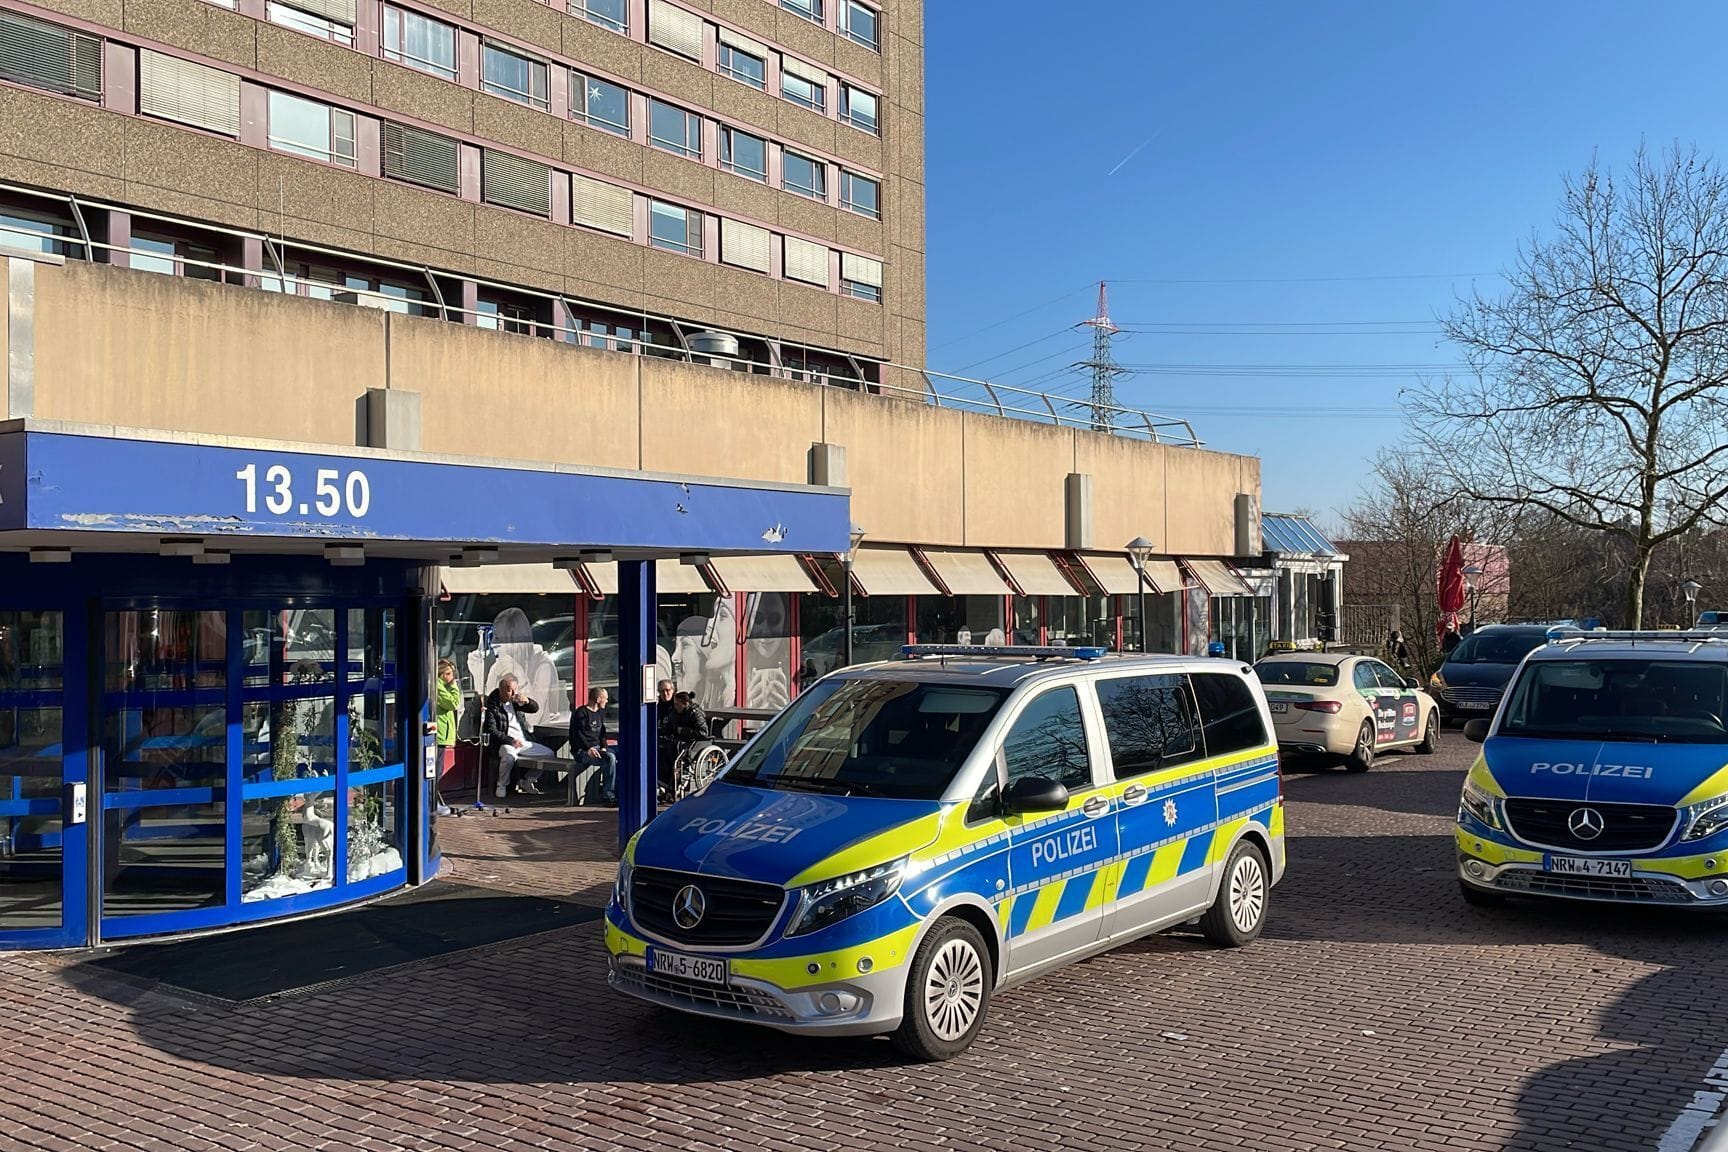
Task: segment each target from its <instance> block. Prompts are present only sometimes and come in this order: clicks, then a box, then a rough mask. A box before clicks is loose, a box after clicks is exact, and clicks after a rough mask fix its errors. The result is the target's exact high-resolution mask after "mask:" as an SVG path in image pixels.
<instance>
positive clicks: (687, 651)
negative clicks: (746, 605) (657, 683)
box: [656, 592, 738, 708]
mask: <svg viewBox="0 0 1728 1152" xmlns="http://www.w3.org/2000/svg"><path fill="white" fill-rule="evenodd" d="M656 607H657V612H656V616H657V624H658V632H659V634H660V644H659V651H658V654H657V660H656V662H657V664H658V665H659V675H660V676H661V677H662V678H664V679H668V680H671V681H672V682H673V683H674V684H676V685H678V690H679V691H680V692H694V693H695V694H696V703H697V704H699V705H700V706H702V707H703V708H731V707H735V706H736V705H737V703H738V613H737V611H736V610H735V608H734V607H733V599H732V597H730V596H716V595H714V594H713V593H711V592H700V593H688V594H681V595H669V596H661V597H660V598H659V601H658V603H657V605H656Z"/></svg>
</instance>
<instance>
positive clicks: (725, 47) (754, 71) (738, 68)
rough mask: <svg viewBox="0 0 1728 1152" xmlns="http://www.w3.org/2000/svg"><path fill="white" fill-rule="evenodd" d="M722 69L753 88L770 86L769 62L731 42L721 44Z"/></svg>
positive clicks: (720, 61) (720, 58) (720, 62)
mask: <svg viewBox="0 0 1728 1152" xmlns="http://www.w3.org/2000/svg"><path fill="white" fill-rule="evenodd" d="M719 64H720V71H722V72H724V73H725V74H726V75H728V76H730V77H732V79H734V80H737V81H739V82H741V83H744V84H748V85H750V87H752V88H766V87H768V64H767V62H766V61H764V60H763V59H762V58H761V57H760V56H752V55H751V54H750V53H748V52H745V51H743V50H742V49H739V48H734V47H733V46H732V45H730V44H722V45H720V56H719Z"/></svg>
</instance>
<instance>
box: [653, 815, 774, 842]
mask: <svg viewBox="0 0 1728 1152" xmlns="http://www.w3.org/2000/svg"><path fill="white" fill-rule="evenodd" d="M680 831H683V832H691V831H695V832H700V833H701V834H702V835H704V836H724V837H726V838H727V839H730V840H760V841H762V842H763V843H764V844H785V843H788V842H789V841H791V840H792V838H793V837H795V836H797V835H798V833H800V832H802V831H804V829H802V828H794V827H793V826H792V825H790V824H760V823H757V822H756V821H754V820H704V819H702V817H700V816H698V817H696V819H694V820H691V821H688V822H686V823H685V825H684V827H683V828H682V829H680Z"/></svg>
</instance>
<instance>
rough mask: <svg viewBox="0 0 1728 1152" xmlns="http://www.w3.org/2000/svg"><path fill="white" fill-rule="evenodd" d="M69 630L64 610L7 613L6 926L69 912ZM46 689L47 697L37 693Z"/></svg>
mask: <svg viewBox="0 0 1728 1152" xmlns="http://www.w3.org/2000/svg"><path fill="white" fill-rule="evenodd" d="M64 659H65V633H64V624H63V620H62V617H61V615H60V613H58V612H0V838H3V839H0V842H3V843H4V844H5V845H6V846H7V848H8V849H9V851H8V852H6V853H3V854H0V928H3V929H23V928H52V927H55V926H57V925H59V923H60V918H61V912H62V907H61V904H62V902H61V872H60V869H61V853H60V837H61V834H62V832H63V831H64V830H63V828H62V827H61V811H60V810H61V806H60V804H59V803H58V801H59V799H60V786H61V775H60V773H61V761H60V757H61V749H62V747H63V744H62V735H63V733H62V723H63V716H62V713H61V710H60V708H58V707H56V706H55V705H54V703H53V701H54V700H55V699H56V697H55V696H52V695H46V694H49V693H55V694H57V693H58V692H59V691H60V690H61V688H62V685H63V682H64ZM37 693H42V694H44V695H40V696H39V695H37Z"/></svg>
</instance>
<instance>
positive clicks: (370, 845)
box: [348, 780, 404, 884]
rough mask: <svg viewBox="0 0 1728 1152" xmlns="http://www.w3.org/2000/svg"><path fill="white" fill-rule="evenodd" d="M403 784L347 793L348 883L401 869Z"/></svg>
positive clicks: (388, 783) (389, 782) (393, 782)
mask: <svg viewBox="0 0 1728 1152" xmlns="http://www.w3.org/2000/svg"><path fill="white" fill-rule="evenodd" d="M403 783H404V782H403V781H402V780H386V781H384V782H383V783H380V784H366V785H363V786H361V787H359V788H350V789H349V790H348V883H350V884H355V883H358V882H359V881H361V880H370V879H372V878H373V877H375V876H383V875H386V874H387V873H390V872H395V871H398V870H400V869H401V868H402V866H403V862H402V846H403V840H402V818H401V814H402V788H403Z"/></svg>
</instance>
